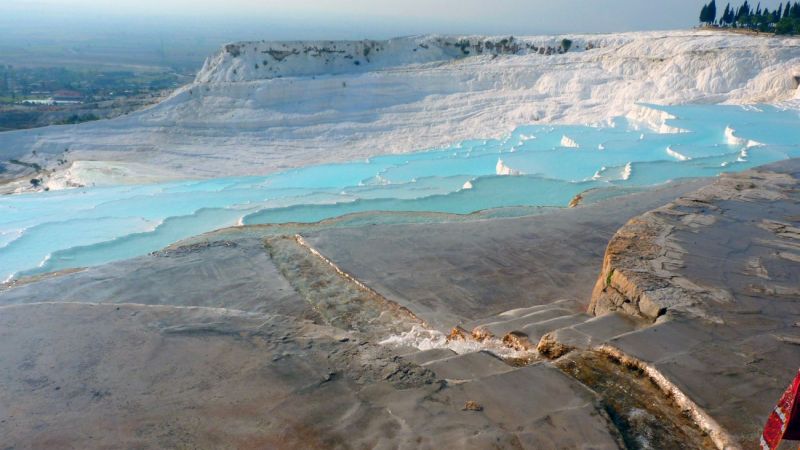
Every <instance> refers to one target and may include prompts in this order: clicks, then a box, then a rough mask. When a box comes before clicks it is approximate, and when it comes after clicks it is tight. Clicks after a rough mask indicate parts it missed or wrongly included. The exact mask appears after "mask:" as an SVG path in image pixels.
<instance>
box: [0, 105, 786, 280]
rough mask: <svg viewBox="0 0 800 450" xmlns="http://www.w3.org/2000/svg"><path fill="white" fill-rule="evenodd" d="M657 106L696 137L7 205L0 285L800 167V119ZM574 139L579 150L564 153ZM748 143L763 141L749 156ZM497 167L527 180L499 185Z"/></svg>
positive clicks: (438, 158) (0, 240) (530, 136)
mask: <svg viewBox="0 0 800 450" xmlns="http://www.w3.org/2000/svg"><path fill="white" fill-rule="evenodd" d="M657 108H658V109H662V110H664V111H667V112H669V113H670V114H672V115H674V116H675V117H677V118H676V119H674V120H671V121H670V125H673V126H675V127H679V128H681V129H684V130H686V131H687V132H683V133H674V134H657V133H653V132H648V131H641V130H635V129H633V128H632V127H630V126H628V124H627V123H626V122H625V121H624V120H622V119H618V120H615V121H614V125H613V126H608V127H587V126H574V125H571V126H554V125H531V126H523V127H519V128H518V129H516V130H515V131H514V132H512V133H511V134H510V135H508V136H506V137H505V138H503V139H496V140H494V139H492V140H469V141H464V142H460V143H456V144H454V145H451V146H448V147H445V148H439V149H435V150H428V151H422V152H417V153H411V154H404V155H386V156H379V157H375V158H371V159H370V160H368V161H360V162H352V163H346V164H328V165H320V166H314V167H307V168H302V169H296V170H291V171H287V172H284V173H280V174H275V175H271V176H265V177H236V178H221V179H213V180H205V181H184V182H171V183H162V184H152V185H141V186H117V187H96V188H80V189H71V190H65V191H57V192H44V193H37V194H24V195H16V196H6V197H2V198H0V281H2V280H5V279H9V278H13V277H15V276H20V275H28V274H35V273H40V272H47V271H52V270H60V269H65V268H70V267H83V266H90V265H96V264H102V263H104V262H109V261H114V260H119V259H125V258H129V257H133V256H138V255H142V254H146V253H148V252H151V251H154V250H158V249H160V248H163V247H164V246H166V245H168V244H170V243H172V242H175V241H177V240H180V239H183V238H187V237H190V236H193V235H196V234H200V233H203V232H206V231H211V230H214V229H217V228H221V227H226V226H231V225H236V224H239V223H244V224H259V223H282V222H314V221H319V220H323V219H326V218H331V217H336V216H339V215H342V214H348V213H354V212H361V211H375V210H378V211H425V212H446V213H457V214H466V213H471V212H475V211H479V210H484V209H490V208H498V207H508V206H564V205H566V204H567V203H568V202H569V200H570V199H571V198H572V197H573V196H574V195H575V194H577V193H579V192H582V191H584V190H586V189H589V188H601V187H608V186H649V185H655V184H660V183H663V182H666V181H669V180H671V179H675V178H681V177H698V176H713V175H717V174H719V173H721V172H726V171H739V170H744V169H748V168H750V167H754V166H757V165H761V164H765V163H768V162H772V161H777V160H781V159H786V158H790V157H800V114H799V113H798V111H795V110H779V109H776V108H773V107H767V106H764V107H758V108H752V107H748V108H742V107H735V106H713V105H702V106H699V105H694V106H674V107H657ZM726 129H729V134H730V130H735V131H734V134H735V137H736V138H738V141H737V139H731V137H730V136H726ZM565 137H567V138H568V139H564V138H565ZM570 141H572V142H575V143H577V145H578V147H577V148H575V147H563V146H562V142H564V143H567V142H570ZM748 141H754V142H750V143H749V147H748ZM756 143H757V144H759V145H755V144H756ZM500 161H502V163H500ZM499 169H504V171H505V172H510V173H512V174H517V176H498V175H497V173H498V170H499ZM465 183H466V185H465Z"/></svg>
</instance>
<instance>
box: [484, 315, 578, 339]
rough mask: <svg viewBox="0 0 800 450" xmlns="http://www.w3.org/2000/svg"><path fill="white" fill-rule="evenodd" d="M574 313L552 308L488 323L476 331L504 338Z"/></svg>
mask: <svg viewBox="0 0 800 450" xmlns="http://www.w3.org/2000/svg"><path fill="white" fill-rule="evenodd" d="M573 313H574V311H570V310H568V309H564V308H550V309H544V310H541V311H536V312H532V313H530V314H527V315H524V316H522V317H517V318H514V319H510V320H503V321H495V322H487V323H484V324H481V325H478V326H477V327H475V328H474V330H480V332H481V334H486V333H489V334H491V335H492V336H497V337H503V336H505V335H506V334H508V333H509V332H511V331H517V330H520V329H521V328H523V327H526V326H528V325H531V324H534V323H539V322H546V321H549V320H552V319H556V318H559V317H564V316H569V315H571V314H573Z"/></svg>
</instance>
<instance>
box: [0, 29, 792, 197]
mask: <svg viewBox="0 0 800 450" xmlns="http://www.w3.org/2000/svg"><path fill="white" fill-rule="evenodd" d="M564 39H568V40H569V41H570V43H569V45H567V42H566V41H564ZM565 46H569V50H568V51H566V52H565V51H564V47H565ZM797 76H800V41H798V40H796V39H792V38H785V39H784V38H769V39H766V38H763V37H752V36H745V35H737V34H727V33H722V32H708V31H676V32H647V33H623V34H610V35H586V36H581V35H570V36H546V37H518V38H513V39H512V38H511V37H493V38H487V37H475V36H467V37H440V36H422V37H410V38H399V39H392V40H388V41H352V42H342V41H319V42H285V43H281V42H249V43H238V44H229V45H226V46H225V47H224V48H223V49H222V50H220V52H218V53H217V54H215V55H213V56H211V57H210V58H209V59H208V60H207V61H206V63H205V65H204V66H203V69H202V70H201V71H200V72H199V73H198V75H197V78H196V80H195V82H194V83H192V84H190V85H187V86H185V87H183V88H181V89H179V90H178V91H176V92H175V93H174V94H173V95H172V96H171V97H170V98H168V99H167V100H165V101H163V102H161V103H160V104H158V105H156V106H154V107H151V108H149V109H146V110H143V111H140V112H137V113H134V114H130V115H128V116H125V117H121V118H117V119H114V120H108V121H98V122H94V123H87V124H82V125H77V126H56V127H48V128H44V129H35V130H24V131H16V132H9V133H0V149H2V154H0V159H2V160H8V159H18V160H21V161H26V162H31V163H37V164H40V165H41V166H43V167H45V168H49V169H55V170H57V171H63V170H65V169H67V168H68V167H69V163H71V162H74V161H93V162H94V164H93V165H92V167H93V170H95V171H97V170H99V169H98V166H102V164H104V163H106V162H115V163H118V162H135V163H137V165H136V169H137V170H136V173H134V175H135V176H134V178H135V179H142V178H148V176H146V175H147V174H146V173H145V174H140V173H138V172H139V171H140V169H142V168H144V169H142V170H144V171H145V172H148V170H147V167H153V168H155V167H157V168H158V170H157V171H156V170H154V171H153V173H156V174H158V176H162V175H163V177H164V178H172V177H183V178H195V177H197V178H206V177H217V176H226V175H247V174H267V173H271V172H275V171H279V170H284V169H286V168H288V167H296V166H301V165H306V164H311V163H321V162H333V161H345V160H354V159H363V158H366V157H369V156H373V155H377V154H385V153H399V152H409V151H413V150H420V149H425V148H430V147H434V146H439V145H443V144H447V143H452V142H454V141H459V140H462V139H467V138H489V137H497V136H501V135H503V134H505V133H507V132H509V131H510V130H511V129H513V128H514V127H516V126H519V125H524V124H531V123H542V122H558V123H589V124H602V123H605V122H607V121H608V120H609V119H610V118H612V117H614V116H627V117H628V118H629V119H630V120H632V121H633V123H635V124H637V125H638V126H642V127H648V128H653V129H656V130H659V131H663V132H668V131H677V130H675V129H673V128H671V127H668V126H666V125H665V124H664V119H665V116H666V115H665V114H664V113H662V112H658V111H653V110H651V109H648V108H646V107H644V106H640V105H641V104H642V103H657V104H677V103H690V102H704V103H737V104H745V103H759V102H762V103H763V102H766V103H781V104H783V105H787V106H790V107H797V106H798V105H800V99H799V98H798V94H797V91H798V89H797V84H798V81H797V78H796V77H797ZM65 149H69V151H68V152H66V153H65ZM34 151H35V153H34ZM59 159H60V160H62V161H63V160H66V161H67V163H66V164H65V163H63V162H62V163H60V164H59V163H58V160H59ZM81 167H82V166H80V165H78V166H73V167H72V169H71V172H70V174H71V176H72V177H73V178H75V179H76V180H78V179H82V178H84V179H85V178H86V177H82V175H81V174H80V173H78V172H80V168H81ZM83 167H87V166H83ZM126 167H131V166H126ZM10 169H11V170H10V171H9V172H7V173H5V174H4V175H0V176H4V177H5V178H6V179H8V178H13V177H14V176H15V174H16V175H19V173H15V172H13V171H12V170H14V169H15V168H14V167H10ZM19 170H22V169H19ZM106 172H107V173H117V174H119V177H118V178H119V180H116V181H115V180H114V179H112V178H109V177H105V176H104V177H103V182H104V183H114V182H124V180H125V177H126V174H131V173H133V172H132V171H131V170H124V171H110V172H109V171H106ZM59 180H60V181H59V182H58V183H53V186H52V187H53V188H57V187H60V186H67V185H70V180H64V178H63V176H62V177H61V178H60V179H59ZM45 184H47V179H45Z"/></svg>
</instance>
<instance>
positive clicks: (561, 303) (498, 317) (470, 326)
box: [462, 299, 582, 331]
mask: <svg viewBox="0 0 800 450" xmlns="http://www.w3.org/2000/svg"><path fill="white" fill-rule="evenodd" d="M553 308H563V309H568V310H570V311H572V312H575V311H577V310H581V309H582V308H581V307H580V303H579V302H578V301H577V300H570V299H561V300H556V301H554V302H552V303H548V304H545V305H535V306H529V307H526V308H516V309H510V310H508V311H503V312H501V313H498V314H495V315H492V316H488V317H484V318H481V319H477V320H472V321H469V322H466V323H464V324H462V327H463V328H464V329H466V330H469V331H472V330H474V329H475V327H478V326H480V325H483V324H487V323H490V322H503V321H507V320H513V319H516V318H519V317H523V316H527V315H529V314H533V313H537V312H541V311H546V310H549V309H553Z"/></svg>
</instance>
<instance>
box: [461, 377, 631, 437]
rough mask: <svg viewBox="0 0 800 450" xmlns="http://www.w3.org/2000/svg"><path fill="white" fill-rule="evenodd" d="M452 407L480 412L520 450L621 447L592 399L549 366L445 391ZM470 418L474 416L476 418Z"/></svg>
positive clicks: (581, 387)
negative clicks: (508, 434) (513, 438)
mask: <svg viewBox="0 0 800 450" xmlns="http://www.w3.org/2000/svg"><path fill="white" fill-rule="evenodd" d="M446 394H447V395H448V396H449V397H450V399H451V400H452V402H453V403H456V404H462V405H466V404H467V403H469V404H470V405H472V406H473V407H474V408H479V409H480V414H483V415H485V416H486V417H488V418H489V419H490V420H491V421H492V422H494V423H497V424H499V425H500V426H501V427H503V428H504V429H506V430H515V432H516V433H515V434H516V435H517V436H518V438H519V443H518V445H519V447H520V448H529V449H540V448H541V449H544V448H548V449H549V448H552V449H555V448H582V449H588V448H591V449H619V448H621V446H622V445H623V444H622V443H621V442H620V440H619V439H618V438H617V437H616V436H615V435H614V434H613V433H609V430H612V429H614V426H613V424H612V423H611V421H610V419H609V418H608V415H607V414H606V413H605V412H604V411H603V410H602V407H600V406H599V402H598V401H597V397H596V394H595V393H594V392H592V391H591V390H589V389H588V388H587V387H586V386H584V385H583V384H581V383H580V382H578V381H576V380H575V379H573V378H571V377H570V376H568V375H566V374H565V373H563V372H562V371H561V370H559V369H557V368H555V367H553V366H552V365H550V364H549V363H534V364H531V365H528V366H526V367H522V368H518V369H515V370H512V371H508V372H504V373H501V374H496V375H491V376H488V377H485V378H481V379H480V380H477V381H471V382H467V383H462V384H458V385H455V386H449V387H448V389H447V391H446ZM472 414H475V413H474V412H473V413H472Z"/></svg>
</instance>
